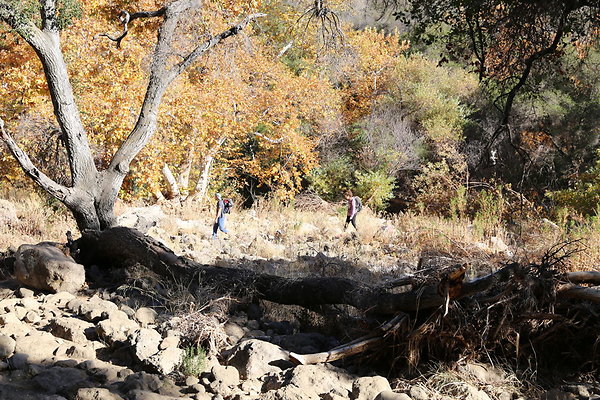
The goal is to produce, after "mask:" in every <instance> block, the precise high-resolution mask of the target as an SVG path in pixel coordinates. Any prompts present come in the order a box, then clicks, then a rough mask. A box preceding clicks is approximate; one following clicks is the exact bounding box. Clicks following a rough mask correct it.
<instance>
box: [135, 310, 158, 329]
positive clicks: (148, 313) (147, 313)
mask: <svg viewBox="0 0 600 400" xmlns="http://www.w3.org/2000/svg"><path fill="white" fill-rule="evenodd" d="M156 316H157V312H156V311H154V310H153V309H151V308H148V307H141V308H139V309H138V310H137V311H136V312H135V319H136V320H137V321H138V322H139V323H140V324H141V325H142V326H143V327H147V326H148V325H150V324H153V323H154V321H156Z"/></svg>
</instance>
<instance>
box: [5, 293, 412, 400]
mask: <svg viewBox="0 0 600 400" xmlns="http://www.w3.org/2000/svg"><path fill="white" fill-rule="evenodd" d="M0 291H1V292H2V293H0V297H2V298H4V299H3V300H0V360H1V361H0V399H16V398H26V399H40V400H41V399H52V400H63V399H69V400H119V399H128V400H169V399H188V400H209V399H211V400H222V399H223V400H224V399H235V400H256V399H265V400H270V399H273V400H275V399H290V400H294V399H331V400H333V399H357V400H359V399H360V400H363V399H365V400H367V399H368V400H373V399H375V398H381V399H384V398H385V399H395V398H398V399H400V398H406V397H405V396H404V397H398V396H400V395H399V394H397V393H393V392H391V388H390V385H389V383H388V381H387V380H386V379H385V378H383V377H380V376H375V377H358V376H354V375H352V374H349V373H348V372H346V371H345V370H343V369H340V368H336V367H333V366H331V365H307V366H294V365H293V364H292V363H291V362H290V361H289V360H288V354H289V353H288V351H286V350H284V349H282V348H281V347H279V346H278V345H275V344H273V343H269V342H266V341H262V340H258V339H249V338H251V337H252V336H253V335H255V334H263V335H264V334H265V331H262V330H260V329H258V328H259V325H258V322H257V321H256V320H248V318H247V317H245V316H244V315H243V313H241V314H240V315H238V316H237V317H235V318H233V320H234V321H236V322H229V324H228V330H229V331H230V335H229V340H230V342H231V343H235V345H234V346H233V347H232V348H231V349H230V350H229V351H228V352H227V357H224V358H223V360H222V364H223V365H221V364H220V363H219V362H218V361H217V360H216V358H214V357H208V359H207V360H206V361H205V366H204V372H202V373H201V374H199V376H189V377H185V376H184V375H182V374H181V373H179V372H178V366H179V364H180V363H181V361H182V358H183V357H184V355H185V352H184V350H183V349H182V348H181V347H180V346H181V341H180V337H179V335H180V333H179V332H178V331H176V330H172V329H168V327H169V326H170V324H168V323H166V322H165V321H164V319H163V318H162V316H160V315H157V314H156V312H155V311H154V310H151V309H148V308H140V309H138V310H135V311H134V310H132V309H131V308H129V307H128V306H127V305H125V304H121V305H118V304H117V303H118V302H116V301H110V300H107V299H103V298H101V297H100V296H98V295H91V294H90V295H88V296H76V295H74V294H71V293H68V292H59V293H55V294H35V292H33V291H31V290H29V289H24V288H21V289H18V290H16V291H12V290H9V289H0ZM280 328H281V329H282V331H285V326H283V327H280ZM265 329H267V326H265ZM267 330H268V329H267ZM268 331H269V333H273V332H274V331H273V330H272V329H271V330H268ZM303 340H304V342H303V341H302V340H300V342H302V343H303V345H304V346H307V343H308V342H310V340H308V339H306V338H304V339H303ZM309 346H310V345H309ZM305 348H306V347H305ZM308 348H310V347H308ZM382 396H383V397H382Z"/></svg>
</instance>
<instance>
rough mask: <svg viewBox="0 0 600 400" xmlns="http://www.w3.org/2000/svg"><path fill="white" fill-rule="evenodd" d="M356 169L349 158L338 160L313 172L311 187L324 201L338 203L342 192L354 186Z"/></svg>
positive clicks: (310, 179)
mask: <svg viewBox="0 0 600 400" xmlns="http://www.w3.org/2000/svg"><path fill="white" fill-rule="evenodd" d="M354 169H355V168H354V167H353V166H352V164H351V163H350V160H348V158H346V157H341V158H337V159H335V160H333V161H330V162H328V163H326V164H324V165H323V166H322V167H321V168H316V169H314V170H313V171H312V172H311V174H310V175H309V176H308V180H309V182H310V187H311V189H313V190H314V191H315V192H316V193H317V194H318V195H319V196H321V197H322V198H323V199H325V200H327V201H337V200H339V198H340V197H341V195H342V192H343V191H344V190H345V189H346V188H348V187H351V186H352V178H353V176H352V171H353V170H354Z"/></svg>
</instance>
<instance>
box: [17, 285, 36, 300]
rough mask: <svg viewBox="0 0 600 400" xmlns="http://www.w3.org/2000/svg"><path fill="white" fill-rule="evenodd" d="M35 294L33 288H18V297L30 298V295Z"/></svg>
mask: <svg viewBox="0 0 600 400" xmlns="http://www.w3.org/2000/svg"><path fill="white" fill-rule="evenodd" d="M33 295H34V292H33V290H31V289H27V288H23V287H22V288H19V289H18V290H17V297H19V298H21V299H26V298H30V297H33Z"/></svg>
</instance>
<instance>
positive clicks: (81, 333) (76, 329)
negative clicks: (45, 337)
mask: <svg viewBox="0 0 600 400" xmlns="http://www.w3.org/2000/svg"><path fill="white" fill-rule="evenodd" d="M49 326H50V333H52V334H53V335H54V336H56V337H59V338H63V339H67V340H70V341H72V342H76V343H86V342H87V337H86V332H89V331H91V330H93V329H94V325H92V324H90V323H89V322H86V321H82V320H80V319H79V318H73V317H65V318H54V319H52V320H50V324H49Z"/></svg>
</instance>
